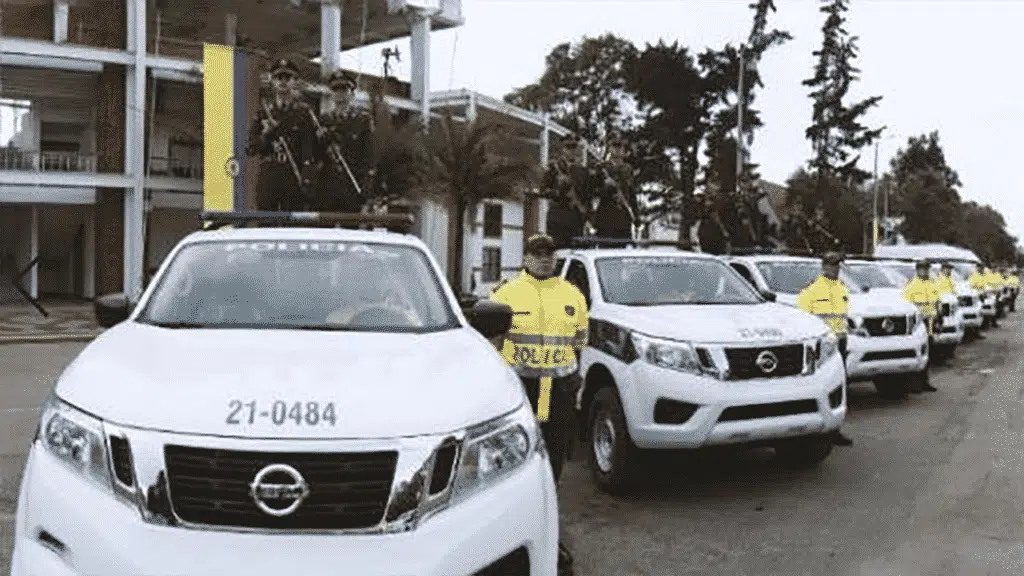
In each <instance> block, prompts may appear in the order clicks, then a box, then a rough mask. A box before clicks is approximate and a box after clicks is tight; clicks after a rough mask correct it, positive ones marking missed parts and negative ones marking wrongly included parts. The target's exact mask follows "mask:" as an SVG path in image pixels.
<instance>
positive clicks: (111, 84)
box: [93, 0, 136, 294]
mask: <svg viewBox="0 0 1024 576" xmlns="http://www.w3.org/2000/svg"><path fill="white" fill-rule="evenodd" d="M134 1H136V0H98V4H97V10H98V11H102V13H103V14H104V15H105V18H103V19H100V20H97V24H98V25H99V26H100V29H99V33H100V38H101V39H102V42H101V45H102V46H103V47H106V48H114V49H117V50H125V49H128V48H129V47H130V43H129V42H128V40H127V35H126V34H127V24H128V22H129V20H130V17H129V16H128V13H127V9H128V7H129V5H130V4H131V3H132V2H134ZM125 69H126V67H125V66H121V65H114V64H104V65H103V72H101V73H100V75H99V78H98V79H97V83H96V92H97V93H96V116H95V125H96V148H95V150H96V169H97V171H98V172H102V173H107V174H123V173H124V172H125V157H124V152H125V148H126V146H125V142H124V137H125V132H126V129H125V119H126V114H125V110H126V106H125V86H126V84H127V83H126V81H125V77H126V76H127V74H125ZM124 200H125V192H124V190H123V189H121V188H98V189H97V190H96V205H95V207H94V208H93V214H94V218H95V223H94V229H93V233H94V234H95V241H94V244H93V246H94V249H95V252H94V254H93V257H94V261H95V267H94V270H95V284H94V291H95V293H97V294H108V293H111V292H120V291H122V290H123V289H124V286H123V281H124V271H123V270H124Z"/></svg>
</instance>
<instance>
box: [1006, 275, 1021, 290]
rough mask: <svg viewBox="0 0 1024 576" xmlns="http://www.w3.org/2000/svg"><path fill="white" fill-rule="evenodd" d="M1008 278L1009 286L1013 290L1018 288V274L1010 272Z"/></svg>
mask: <svg viewBox="0 0 1024 576" xmlns="http://www.w3.org/2000/svg"><path fill="white" fill-rule="evenodd" d="M1008 278H1009V282H1010V288H1013V289H1014V290H1016V289H1018V288H1020V276H1017V275H1016V274H1010V275H1009V276H1008Z"/></svg>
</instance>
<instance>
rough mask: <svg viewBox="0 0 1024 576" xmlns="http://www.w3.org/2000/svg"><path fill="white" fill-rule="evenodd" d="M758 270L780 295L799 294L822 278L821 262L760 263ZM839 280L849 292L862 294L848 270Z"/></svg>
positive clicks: (786, 261) (841, 273)
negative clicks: (819, 277) (851, 279)
mask: <svg viewBox="0 0 1024 576" xmlns="http://www.w3.org/2000/svg"><path fill="white" fill-rule="evenodd" d="M757 269H758V270H760V272H761V276H763V277H764V281H765V283H766V284H768V287H769V288H771V289H772V292H778V293H779V294H799V293H800V292H801V291H802V290H803V289H804V288H807V287H808V286H810V285H811V282H814V281H815V280H817V279H818V276H821V262H820V261H817V260H778V261H767V262H758V263H757ZM839 279H840V280H842V281H843V284H846V288H847V290H849V291H850V292H854V293H860V292H861V289H860V287H859V286H858V285H856V284H855V283H853V282H851V281H850V277H849V274H847V273H846V270H843V271H842V272H840V275H839Z"/></svg>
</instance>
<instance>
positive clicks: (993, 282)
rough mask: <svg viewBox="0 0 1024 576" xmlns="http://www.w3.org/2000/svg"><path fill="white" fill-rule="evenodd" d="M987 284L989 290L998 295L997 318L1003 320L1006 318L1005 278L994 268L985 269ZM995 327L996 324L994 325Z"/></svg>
mask: <svg viewBox="0 0 1024 576" xmlns="http://www.w3.org/2000/svg"><path fill="white" fill-rule="evenodd" d="M985 284H986V285H987V286H988V289H989V290H990V291H991V292H992V293H993V294H995V295H996V316H995V318H996V319H997V320H1001V319H1002V318H1003V317H1004V316H1006V296H1005V295H1004V294H1003V276H1002V274H1000V273H999V272H998V271H997V270H996V269H994V268H989V267H986V268H985ZM992 325H993V326H995V325H996V324H995V322H994V321H993V323H992Z"/></svg>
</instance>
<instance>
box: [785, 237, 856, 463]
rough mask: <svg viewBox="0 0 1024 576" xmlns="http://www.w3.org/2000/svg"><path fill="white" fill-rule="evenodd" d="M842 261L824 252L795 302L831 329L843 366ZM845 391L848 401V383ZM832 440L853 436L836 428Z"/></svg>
mask: <svg viewBox="0 0 1024 576" xmlns="http://www.w3.org/2000/svg"><path fill="white" fill-rule="evenodd" d="M842 263H843V257H842V255H840V254H838V253H836V252H829V253H827V254H825V255H824V256H823V257H822V259H821V276H818V278H817V279H816V280H815V281H814V282H811V284H810V285H809V286H807V287H806V288H804V289H803V290H802V291H801V292H800V295H799V296H797V300H796V303H797V306H798V307H799V308H800V309H801V310H803V311H804V312H807V313H808V314H814V315H815V316H817V317H818V318H821V319H822V320H824V321H825V324H828V327H829V328H831V329H832V332H834V333H835V335H836V338H838V339H839V353H840V354H842V356H843V365H844V367H845V365H846V344H847V331H848V328H849V327H848V325H847V315H848V314H849V311H850V293H849V291H847V289H846V285H845V284H843V281H842V280H840V279H839V268H840V266H841V265H842ZM846 392H847V395H846V397H847V401H849V397H850V395H849V386H847V390H846ZM832 441H833V442H834V443H835V444H836V445H837V446H852V445H853V440H852V439H850V438H849V437H847V436H846V435H844V434H843V433H842V432H841V431H839V430H837V431H836V433H835V434H834V435H833V436H832Z"/></svg>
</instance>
